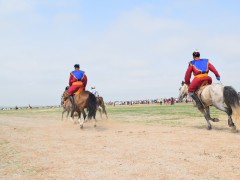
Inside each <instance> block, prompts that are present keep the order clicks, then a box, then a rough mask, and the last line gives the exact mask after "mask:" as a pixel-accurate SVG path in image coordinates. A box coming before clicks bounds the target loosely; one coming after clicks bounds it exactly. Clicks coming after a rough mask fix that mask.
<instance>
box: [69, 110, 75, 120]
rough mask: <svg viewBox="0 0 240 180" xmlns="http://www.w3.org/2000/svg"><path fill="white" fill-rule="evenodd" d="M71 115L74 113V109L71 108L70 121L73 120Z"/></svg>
mask: <svg viewBox="0 0 240 180" xmlns="http://www.w3.org/2000/svg"><path fill="white" fill-rule="evenodd" d="M73 115H74V109H72V110H71V115H70V118H71V120H72V121H73ZM73 122H74V121H73Z"/></svg>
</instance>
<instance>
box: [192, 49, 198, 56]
mask: <svg viewBox="0 0 240 180" xmlns="http://www.w3.org/2000/svg"><path fill="white" fill-rule="evenodd" d="M192 55H193V57H200V52H199V51H198V50H196V51H194V52H193V54H192Z"/></svg>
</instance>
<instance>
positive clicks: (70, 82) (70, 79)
mask: <svg viewBox="0 0 240 180" xmlns="http://www.w3.org/2000/svg"><path fill="white" fill-rule="evenodd" d="M73 82H74V81H73V75H72V73H70V77H69V83H68V84H69V86H71V85H72V83H73Z"/></svg>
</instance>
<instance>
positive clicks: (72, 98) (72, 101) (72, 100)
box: [69, 96, 75, 109]
mask: <svg viewBox="0 0 240 180" xmlns="http://www.w3.org/2000/svg"><path fill="white" fill-rule="evenodd" d="M69 99H70V101H71V103H72V108H73V109H75V103H74V97H73V96H69Z"/></svg>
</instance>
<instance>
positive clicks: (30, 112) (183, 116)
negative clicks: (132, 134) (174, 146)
mask: <svg viewBox="0 0 240 180" xmlns="http://www.w3.org/2000/svg"><path fill="white" fill-rule="evenodd" d="M61 112H62V108H52V109H22V110H8V111H0V115H9V117H11V116H18V117H25V118H31V119H34V118H37V117H39V115H41V116H42V117H43V118H50V119H61ZM107 112H108V116H109V118H110V119H114V120H116V121H121V122H127V123H132V122H134V123H144V124H171V125H184V124H186V121H189V119H190V120H191V119H199V118H202V119H203V116H202V114H201V113H200V112H199V111H198V110H197V109H196V108H195V107H193V105H192V103H187V104H186V103H182V104H175V105H161V106H160V105H132V106H131V105H118V106H115V107H114V106H107ZM210 112H211V115H212V116H213V117H217V118H219V117H220V116H223V115H225V113H223V112H221V111H219V110H217V109H216V108H214V107H212V108H211V110H210ZM103 117H105V116H103ZM97 118H98V119H100V117H99V114H97ZM204 123H205V122H204Z"/></svg>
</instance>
